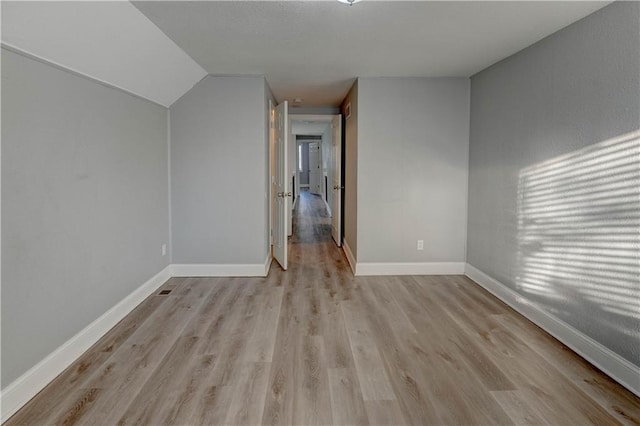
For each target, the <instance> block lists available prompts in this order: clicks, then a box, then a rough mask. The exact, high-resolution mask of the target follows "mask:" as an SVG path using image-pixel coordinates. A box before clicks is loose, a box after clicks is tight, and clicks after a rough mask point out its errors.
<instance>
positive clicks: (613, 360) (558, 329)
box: [464, 263, 640, 397]
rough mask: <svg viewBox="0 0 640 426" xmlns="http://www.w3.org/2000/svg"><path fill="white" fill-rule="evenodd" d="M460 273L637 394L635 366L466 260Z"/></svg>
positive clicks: (639, 384)
mask: <svg viewBox="0 0 640 426" xmlns="http://www.w3.org/2000/svg"><path fill="white" fill-rule="evenodd" d="M464 274H465V275H466V276H467V277H469V278H470V279H471V280H472V281H474V282H476V283H477V284H478V285H479V286H481V287H483V288H484V289H486V290H487V291H488V292H490V293H491V294H493V295H494V296H496V297H497V298H498V299H500V300H502V301H503V302H504V303H506V304H507V305H509V306H511V307H512V308H513V309H515V310H516V311H518V312H519V313H521V314H522V315H524V316H525V317H526V318H528V319H529V320H531V321H532V322H534V323H535V324H536V325H538V326H539V327H540V328H542V329H543V330H545V331H546V332H547V333H549V334H551V335H552V336H553V337H555V338H556V339H558V340H560V341H561V342H562V343H563V344H565V345H567V346H568V347H570V348H571V349H573V350H574V351H575V352H576V353H578V354H579V355H580V356H582V357H583V358H584V359H586V360H587V361H589V362H590V363H591V364H593V365H595V366H596V367H597V368H599V369H600V370H602V371H604V372H605V373H606V374H607V375H609V376H610V377H611V378H612V379H614V380H615V381H617V382H618V383H620V384H621V385H622V386H624V387H625V388H627V389H629V390H630V391H631V392H633V393H634V394H636V395H637V396H639V397H640V368H639V367H637V366H635V365H634V364H632V363H631V362H629V361H627V360H626V359H624V358H622V357H621V356H620V355H618V354H617V353H615V352H613V351H612V350H610V349H608V348H606V347H605V346H603V345H601V344H600V343H598V342H596V341H595V340H593V339H592V338H591V337H589V336H587V335H586V334H584V333H582V332H580V331H578V330H576V329H575V328H573V327H572V326H570V325H569V324H567V323H565V322H564V321H562V320H560V319H559V318H556V317H555V316H553V315H551V314H549V313H548V312H546V311H545V310H543V309H542V308H540V307H538V306H537V305H536V304H534V303H533V302H531V301H529V300H528V299H527V298H526V297H524V296H522V295H521V294H519V293H517V292H515V291H514V290H512V289H511V288H509V287H507V286H506V285H504V284H502V283H501V282H499V281H497V280H495V279H494V278H491V277H490V276H489V275H487V274H485V273H484V272H482V271H480V270H479V269H477V268H475V267H473V266H472V265H469V264H468V263H467V264H466V265H465V272H464Z"/></svg>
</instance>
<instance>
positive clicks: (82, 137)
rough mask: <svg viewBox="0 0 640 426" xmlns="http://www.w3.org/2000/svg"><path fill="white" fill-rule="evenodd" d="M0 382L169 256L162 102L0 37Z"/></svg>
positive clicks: (86, 321) (106, 306)
mask: <svg viewBox="0 0 640 426" xmlns="http://www.w3.org/2000/svg"><path fill="white" fill-rule="evenodd" d="M2 114H3V117H2V118H3V120H2V255H3V257H2V387H3V388H4V387H5V386H7V385H8V384H9V383H11V382H12V381H13V380H15V379H16V378H17V377H19V376H20V375H21V374H22V373H24V372H26V371H27V370H28V369H29V368H31V367H33V366H34V365H35V364H36V363H38V362H39V361H41V360H42V359H43V358H44V357H45V356H47V355H48V354H50V353H51V352H52V351H53V350H55V349H56V348H57V347H59V346H60V345H61V344H63V343H64V342H66V341H67V340H68V339H70V338H71V337H72V336H73V335H74V334H76V333H77V332H78V331H80V330H82V329H83V328H84V327H86V326H87V325H89V324H90V323H91V322H92V321H94V320H95V319H97V318H98V317H99V316H101V315H102V314H104V313H105V312H106V311H107V310H108V309H109V308H111V307H112V306H113V305H115V304H116V303H117V302H119V301H120V300H121V299H123V298H124V297H126V296H128V295H129V294H130V293H131V292H132V291H133V290H135V289H136V288H138V287H139V286H140V285H142V284H143V283H144V282H145V281H147V280H148V279H149V278H151V277H152V276H154V275H155V274H157V273H158V272H160V271H161V270H162V269H163V268H164V267H165V266H166V265H167V264H168V256H167V257H162V255H161V245H162V244H163V243H168V242H169V235H168V234H169V226H168V224H169V219H168V210H169V208H168V185H167V182H168V176H167V174H168V170H167V111H166V109H165V108H163V107H160V106H158V105H155V104H152V103H150V102H147V101H144V100H141V99H138V98H136V97H133V96H131V95H128V94H125V93H123V92H120V91H118V90H115V89H111V88H107V87H105V86H103V85H100V84H98V83H95V82H93V81H90V80H87V79H84V78H82V77H78V76H76V75H72V74H70V73H68V72H65V71H61V70H59V69H57V68H54V67H51V66H49V65H45V64H43V63H40V62H36V61H34V60H32V59H28V58H25V57H23V56H20V55H18V54H15V53H12V52H9V51H7V50H5V49H2Z"/></svg>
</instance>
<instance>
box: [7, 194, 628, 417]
mask: <svg viewBox="0 0 640 426" xmlns="http://www.w3.org/2000/svg"><path fill="white" fill-rule="evenodd" d="M290 243H291V244H290V269H289V270H288V271H286V272H284V271H282V269H281V268H280V267H279V266H277V264H275V263H274V264H273V265H272V267H271V272H270V273H269V276H268V277H265V278H174V279H171V280H170V281H168V282H167V283H165V284H164V285H163V286H162V287H161V288H160V289H159V290H158V291H157V292H156V295H154V296H151V297H149V298H147V299H146V300H145V301H144V302H143V303H142V304H141V305H139V306H138V307H137V308H136V309H135V310H134V311H133V312H132V313H131V314H129V315H128V316H127V317H126V318H125V319H124V320H123V321H122V322H120V323H119V324H118V325H117V326H116V327H115V328H114V329H112V330H111V331H110V332H109V333H108V334H107V335H106V336H104V337H103V338H102V339H101V340H100V341H99V342H98V343H97V344H96V345H95V346H94V347H93V348H91V349H90V350H89V351H88V352H86V353H85V354H84V355H83V356H82V357H81V358H80V359H79V360H77V361H76V362H75V363H74V364H73V365H72V366H71V367H70V368H69V369H67V370H66V371H65V372H64V373H63V374H62V375H60V376H59V377H58V378H57V379H56V380H55V381H54V382H53V383H51V384H50V385H49V386H48V387H47V388H45V389H44V390H43V391H42V392H41V393H40V394H38V395H37V396H36V397H35V398H34V399H33V400H32V401H31V402H30V403H29V404H27V405H26V406H25V407H24V408H23V409H22V410H20V411H19V412H18V413H17V414H16V415H15V416H14V417H13V418H12V419H10V421H8V422H7V425H15V424H29V425H41V424H100V425H106V424H154V425H160V424H178V425H196V424H207V425H214V424H235V425H255V424H260V423H262V424H294V425H307V424H318V425H320V424H322V425H328V424H344V425H346V424H393V425H399V424H439V425H441V424H447V425H458V424H478V425H480V424H482V425H486V424H515V423H517V424H523V423H527V424H563V425H568V424H576V425H578V424H579V425H586V424H618V423H626V424H638V423H640V407H639V404H638V399H637V398H636V397H634V396H633V395H631V394H630V393H629V392H627V391H626V390H624V389H623V388H622V387H620V386H619V385H617V384H616V383H614V382H613V381H612V380H611V379H609V378H608V377H607V376H605V375H603V374H602V373H600V372H599V371H597V370H596V369H595V368H593V367H592V366H591V365H589V364H588V363H586V362H585V361H584V360H582V358H580V357H578V356H577V355H575V354H574V353H573V352H572V351H570V350H568V349H567V348H565V347H564V346H563V345H561V344H560V343H559V342H558V341H556V340H555V339H553V338H552V337H550V336H549V335H547V334H546V333H544V332H542V331H541V330H540V329H539V328H537V327H536V326H534V325H533V324H532V323H530V322H529V321H528V320H526V319H525V318H523V317H522V316H520V315H519V314H517V313H515V312H514V311H513V310H511V309H510V308H508V307H507V306H506V305H504V304H502V303H501V302H500V301H498V300H497V299H495V298H494V297H493V296H491V295H490V294H488V293H487V292H485V291H484V290H482V289H481V288H480V287H479V286H477V285H475V284H474V283H473V282H471V281H470V280H468V279H467V278H465V277H462V276H405V277H354V276H353V274H352V273H351V270H350V269H349V265H348V263H347V260H346V258H345V256H344V254H343V253H342V251H341V250H340V249H338V248H337V247H336V245H335V243H334V242H333V240H332V239H331V228H330V218H329V217H328V215H327V213H326V210H325V207H324V203H323V201H322V200H321V198H320V197H318V196H314V195H312V194H308V193H302V194H301V197H300V199H299V201H298V205H297V207H296V210H295V218H294V236H293V237H292V238H291V241H290ZM167 291H168V292H169V293H168V294H162V293H164V292H167Z"/></svg>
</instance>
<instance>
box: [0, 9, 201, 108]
mask: <svg viewBox="0 0 640 426" xmlns="http://www.w3.org/2000/svg"><path fill="white" fill-rule="evenodd" d="M1 7H2V43H3V44H4V45H6V46H9V47H11V48H13V49H17V50H20V51H23V52H25V53H28V54H30V55H33V56H35V57H38V58H41V59H44V60H46V61H48V62H51V63H54V64H57V65H59V66H62V67H64V68H67V69H70V70H72V71H75V72H77V73H80V74H84V75H87V76H90V77H91V78H94V79H96V80H99V81H102V82H105V83H108V84H110V85H112V86H115V87H119V88H121V89H124V90H126V91H128V92H130V93H133V94H136V95H138V96H141V97H143V98H145V99H149V100H152V101H154V102H156V103H159V104H161V105H164V106H169V105H171V104H172V103H173V102H174V101H175V100H176V99H178V98H179V97H180V96H182V95H183V94H184V93H185V92H187V91H188V90H189V89H191V88H192V87H193V85H194V84H196V83H197V82H198V81H200V80H201V79H202V78H203V77H204V76H205V75H206V74H207V73H206V71H205V70H204V69H202V67H201V66H200V65H198V64H197V63H196V62H195V61H193V59H191V58H190V57H189V56H188V55H187V54H186V53H185V52H184V51H183V50H182V49H180V48H179V47H178V46H176V44H175V43H174V42H173V41H171V39H169V38H168V37H167V36H166V35H165V34H164V33H163V32H162V31H160V30H159V29H158V27H156V26H155V25H154V24H153V23H152V22H151V21H149V20H148V19H147V18H146V17H145V16H144V15H143V14H141V13H140V11H138V9H136V8H135V7H133V5H132V4H131V3H129V2H126V1H125V2H122V1H120V2H114V1H111V2H86V1H82V2H57V1H47V2H13V1H11V2H8V1H2V4H1Z"/></svg>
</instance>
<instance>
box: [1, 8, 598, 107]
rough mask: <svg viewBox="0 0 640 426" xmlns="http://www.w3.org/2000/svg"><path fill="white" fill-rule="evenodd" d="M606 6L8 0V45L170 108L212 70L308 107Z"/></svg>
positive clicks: (517, 46)
mask: <svg viewBox="0 0 640 426" xmlns="http://www.w3.org/2000/svg"><path fill="white" fill-rule="evenodd" d="M608 3H610V2H608V1H607V2H583V1H568V2H557V1H551V2H546V1H545V2H537V1H534V2H524V1H514V2H509V1H498V2H483V1H471V2H460V1H451V2H423V1H412V2H402V1H375V0H364V1H362V2H361V3H358V4H357V5H355V6H347V5H344V4H341V3H338V2H337V1H335V0H326V1H284V2H281V1H257V2H256V1H226V2H219V1H195V2H191V1H177V2H174V1H158V2H156V1H142V2H135V3H134V5H135V7H134V5H132V4H131V3H129V2H127V1H107V2H103V1H73V2H59V1H44V2H41V1H38V2H30V1H17V2H14V1H1V2H0V4H1V11H2V43H3V44H4V45H6V46H9V47H11V48H14V49H17V50H20V51H23V52H26V53H28V54H30V55H33V56H36V57H39V58H42V59H44V60H46V61H49V62H51V63H54V64H57V65H60V66H62V67H65V68H68V69H71V70H73V71H75V72H78V73H80V74H84V75H88V76H90V77H92V78H94V79H97V80H100V81H103V82H105V83H108V84H110V85H112V86H116V87H119V88H122V89H124V90H127V91H129V92H131V93H134V94H136V95H139V96H141V97H144V98H146V99H150V100H152V101H154V102H157V103H159V104H161V105H165V106H169V105H171V104H172V103H173V102H174V101H175V100H177V99H178V98H179V97H180V96H182V95H183V94H184V93H185V92H187V91H188V90H189V89H190V88H191V87H193V85H194V84H195V83H197V82H198V81H199V80H200V79H201V78H202V77H204V76H205V75H206V74H207V72H208V73H211V74H243V75H265V76H266V78H267V81H268V82H269V85H270V86H271V89H272V90H273V92H274V95H275V96H276V97H277V99H278V101H282V100H285V99H287V100H290V101H291V100H293V99H294V98H303V99H304V101H303V102H302V103H299V104H296V105H297V106H304V107H310V106H328V105H333V106H336V105H338V104H339V103H340V102H341V101H342V99H343V98H344V96H345V95H346V93H347V91H348V89H349V88H350V87H351V85H352V83H353V81H354V79H355V78H356V77H368V76H398V77H402V76H412V77H442V76H463V77H468V76H471V75H473V74H474V73H476V72H478V71H480V70H482V69H484V68H486V67H487V66H489V65H491V64H493V63H495V62H497V61H499V60H501V59H503V58H505V57H507V56H509V55H511V54H513V53H515V52H517V51H519V50H521V49H523V48H525V47H526V46H528V45H531V44H532V43H534V42H536V41H537V40H540V39H541V38H543V37H545V36H547V35H549V34H551V33H553V32H555V31H557V30H559V29H561V28H563V27H565V26H567V25H569V24H570V23H572V22H575V21H576V20H578V19H580V18H582V17H584V16H586V15H588V14H590V13H592V12H593V11H595V10H597V9H599V8H601V7H603V6H604V5H606V4H608ZM141 11H142V13H141ZM143 13H144V14H143ZM145 15H146V16H145ZM192 58H193V59H192ZM194 59H195V61H194ZM196 61H197V62H196Z"/></svg>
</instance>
